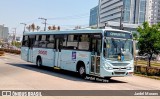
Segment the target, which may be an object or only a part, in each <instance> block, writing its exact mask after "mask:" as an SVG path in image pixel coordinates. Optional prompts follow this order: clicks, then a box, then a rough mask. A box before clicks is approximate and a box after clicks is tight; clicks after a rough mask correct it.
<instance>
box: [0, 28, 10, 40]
mask: <svg viewBox="0 0 160 99" xmlns="http://www.w3.org/2000/svg"><path fill="white" fill-rule="evenodd" d="M8 35H9V30H8V27H4V25H0V40H1V41H2V40H3V41H5V42H7V40H8Z"/></svg>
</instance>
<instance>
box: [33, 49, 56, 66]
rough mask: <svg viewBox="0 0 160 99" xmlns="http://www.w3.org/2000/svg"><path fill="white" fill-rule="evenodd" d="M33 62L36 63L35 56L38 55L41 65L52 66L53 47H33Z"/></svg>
mask: <svg viewBox="0 0 160 99" xmlns="http://www.w3.org/2000/svg"><path fill="white" fill-rule="evenodd" d="M33 50H34V51H33V56H34V57H33V62H34V63H36V61H37V57H38V56H40V57H41V59H42V65H44V66H48V67H53V66H54V53H55V50H54V49H45V48H33Z"/></svg>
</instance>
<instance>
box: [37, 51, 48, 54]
mask: <svg viewBox="0 0 160 99" xmlns="http://www.w3.org/2000/svg"><path fill="white" fill-rule="evenodd" d="M38 54H42V55H47V51H43V50H39V52H38Z"/></svg>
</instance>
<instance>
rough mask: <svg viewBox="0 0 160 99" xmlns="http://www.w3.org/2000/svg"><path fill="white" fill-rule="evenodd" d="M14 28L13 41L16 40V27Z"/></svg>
mask: <svg viewBox="0 0 160 99" xmlns="http://www.w3.org/2000/svg"><path fill="white" fill-rule="evenodd" d="M13 29H14V33H13V34H14V41H16V28H13Z"/></svg>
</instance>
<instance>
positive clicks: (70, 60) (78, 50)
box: [21, 29, 134, 78]
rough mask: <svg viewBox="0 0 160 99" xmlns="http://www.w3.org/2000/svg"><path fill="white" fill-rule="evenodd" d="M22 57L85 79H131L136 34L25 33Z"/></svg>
mask: <svg viewBox="0 0 160 99" xmlns="http://www.w3.org/2000/svg"><path fill="white" fill-rule="evenodd" d="M21 58H22V59H23V60H25V61H28V62H31V63H35V64H36V65H37V66H48V67H54V68H55V69H63V70H68V71H74V72H78V73H79V75H81V76H82V77H84V76H85V75H86V74H87V75H91V76H97V77H102V78H111V77H120V76H130V75H132V74H133V70H134V57H133V40H132V34H131V33H130V32H127V31H122V30H115V29H84V30H66V31H43V32H29V33H24V36H23V42H22V47H21Z"/></svg>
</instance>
